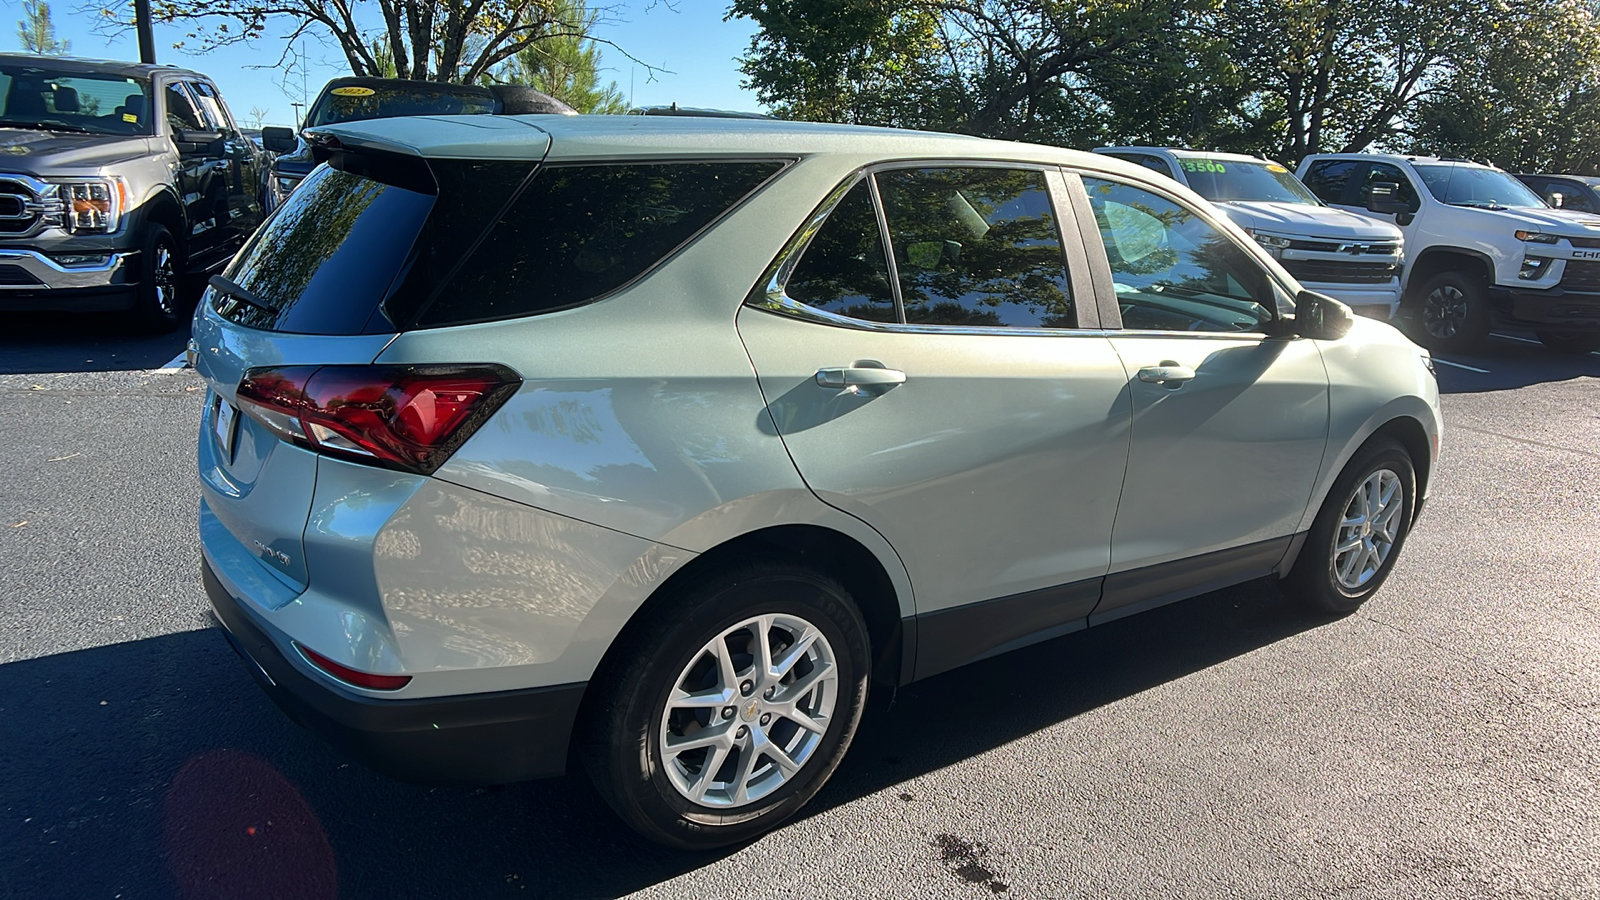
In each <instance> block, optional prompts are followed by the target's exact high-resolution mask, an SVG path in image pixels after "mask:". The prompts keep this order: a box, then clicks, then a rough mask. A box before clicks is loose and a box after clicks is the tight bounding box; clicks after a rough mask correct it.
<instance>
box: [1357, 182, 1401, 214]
mask: <svg viewBox="0 0 1600 900" xmlns="http://www.w3.org/2000/svg"><path fill="white" fill-rule="evenodd" d="M1371 191H1372V192H1371V193H1370V194H1368V195H1367V211H1368V212H1375V213H1381V214H1383V215H1396V216H1398V215H1401V214H1403V213H1409V212H1411V204H1410V203H1408V202H1406V201H1404V200H1401V199H1400V198H1399V197H1398V196H1397V195H1398V194H1399V193H1400V185H1398V184H1395V183H1394V182H1392V181H1379V182H1375V183H1373V184H1372V185H1371Z"/></svg>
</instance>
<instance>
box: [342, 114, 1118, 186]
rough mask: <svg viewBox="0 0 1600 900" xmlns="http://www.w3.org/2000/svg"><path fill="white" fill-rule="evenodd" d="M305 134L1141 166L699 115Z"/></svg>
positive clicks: (427, 146) (423, 122)
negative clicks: (949, 157)
mask: <svg viewBox="0 0 1600 900" xmlns="http://www.w3.org/2000/svg"><path fill="white" fill-rule="evenodd" d="M311 133H312V134H322V135H328V136H331V137H336V138H338V139H339V140H340V141H341V142H342V143H345V144H347V145H350V146H362V145H367V146H372V147H375V148H380V149H387V150H391V151H398V152H402V153H407V154H412V155H418V156H427V157H441V158H482V159H522V158H526V159H538V158H541V157H543V156H544V155H545V147H546V143H547V141H548V145H549V148H550V149H549V158H550V159H551V160H558V159H566V160H573V159H629V158H633V159H637V158H651V157H655V158H660V157H664V156H721V157H730V156H739V155H741V154H743V155H748V156H761V157H772V156H800V155H810V154H817V153H855V154H863V155H871V156H877V157H880V158H884V159H893V158H899V159H916V158H917V157H918V156H929V157H936V158H937V157H948V156H961V157H970V158H974V159H996V160H1006V159H1016V160H1028V161H1035V162H1049V163H1058V164H1062V165H1089V166H1092V167H1094V168H1100V169H1106V170H1112V171H1123V172H1129V173H1134V172H1137V173H1141V177H1142V175H1143V174H1148V173H1147V172H1146V171H1145V170H1144V169H1142V168H1141V167H1138V166H1134V165H1133V164H1131V163H1126V162H1122V161H1120V160H1116V159H1110V158H1107V157H1104V156H1099V157H1096V156H1092V155H1091V154H1088V153H1083V152H1080V151H1077V150H1066V149H1062V148H1059V147H1046V146H1042V145H1038V144H1019V143H1014V142H1010V141H994V140H987V139H984V138H976V137H970V136H967V135H957V134H942V133H937V132H926V131H907V130H902V129H895V128H871V127H866V126H860V125H833V124H823V123H815V122H786V121H781V120H777V119H721V118H706V117H698V116H629V115H615V116H613V115H586V116H555V115H523V116H412V117H407V118H395V119H369V120H365V121H360V122H345V123H341V124H338V125H326V126H319V127H317V128H314V129H311Z"/></svg>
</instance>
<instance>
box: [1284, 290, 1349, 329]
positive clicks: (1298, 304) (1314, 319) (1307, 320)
mask: <svg viewBox="0 0 1600 900" xmlns="http://www.w3.org/2000/svg"><path fill="white" fill-rule="evenodd" d="M1355 323H1356V314H1355V313H1353V312H1351V311H1350V307H1348V306H1345V305H1344V304H1343V303H1340V302H1339V301H1337V300H1335V299H1333V298H1332V297H1329V296H1328V295H1327V294H1319V293H1317V292H1316V291H1301V292H1300V293H1298V294H1296V295H1295V298H1294V332H1295V334H1298V335H1300V336H1301V337H1307V338H1311V339H1313V340H1318V341H1336V340H1338V339H1339V338H1342V337H1344V336H1345V335H1347V334H1349V333H1350V328H1351V327H1352V326H1353V325H1355Z"/></svg>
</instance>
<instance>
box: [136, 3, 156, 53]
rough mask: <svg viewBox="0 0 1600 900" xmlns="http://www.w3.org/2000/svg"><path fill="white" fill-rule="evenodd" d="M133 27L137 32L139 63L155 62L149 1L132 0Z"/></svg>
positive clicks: (154, 38) (154, 45) (153, 33)
mask: <svg viewBox="0 0 1600 900" xmlns="http://www.w3.org/2000/svg"><path fill="white" fill-rule="evenodd" d="M133 27H134V28H135V29H137V30H138V32H139V62H142V63H154V62H155V61H156V36H155V31H154V30H153V29H152V28H151V27H150V0H133Z"/></svg>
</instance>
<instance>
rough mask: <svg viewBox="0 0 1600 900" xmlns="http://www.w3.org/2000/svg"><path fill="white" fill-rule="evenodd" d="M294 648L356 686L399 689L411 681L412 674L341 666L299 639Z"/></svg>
mask: <svg viewBox="0 0 1600 900" xmlns="http://www.w3.org/2000/svg"><path fill="white" fill-rule="evenodd" d="M294 648H295V649H296V650H299V651H300V655H301V656H304V657H305V658H306V661H307V662H309V663H311V664H312V665H313V666H316V667H317V668H319V669H321V670H322V671H324V672H327V673H328V674H329V675H332V676H333V677H335V678H337V679H339V680H340V681H344V682H349V683H350V684H353V685H355V686H356V687H362V688H366V689H368V690H372V691H398V690H400V689H401V688H403V687H405V686H406V685H408V684H410V683H411V676H410V675H374V674H372V673H371V672H362V671H360V670H358V669H352V668H350V667H349V666H341V665H339V664H338V663H336V662H334V661H333V660H331V659H329V658H327V657H326V656H323V655H322V654H321V653H318V652H317V651H315V650H312V649H311V648H309V647H306V646H304V645H302V644H301V643H300V642H298V641H296V642H294Z"/></svg>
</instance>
